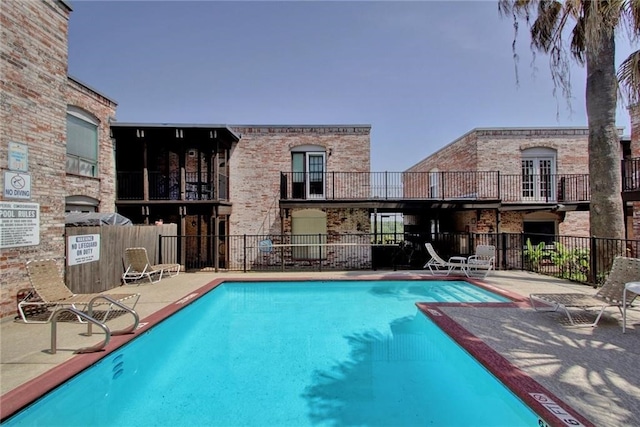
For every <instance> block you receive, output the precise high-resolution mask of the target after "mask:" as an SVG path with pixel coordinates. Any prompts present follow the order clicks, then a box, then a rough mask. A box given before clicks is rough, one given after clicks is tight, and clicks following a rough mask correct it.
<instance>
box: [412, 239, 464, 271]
mask: <svg viewBox="0 0 640 427" xmlns="http://www.w3.org/2000/svg"><path fill="white" fill-rule="evenodd" d="M424 246H425V247H426V248H427V252H429V256H430V257H431V258H430V259H429V261H427V263H426V264H425V265H424V266H423V267H422V268H428V269H429V271H430V272H431V274H432V275H434V276H437V275H441V276H448V275H449V274H451V272H452V271H454V270H459V271H460V272H462V273H464V274H465V275H466V276H467V277H468V276H469V273H468V272H467V267H468V264H467V262H466V258H465V257H451V258H449V260H448V261H445V260H444V259H442V257H441V256H440V255H438V253H437V252H436V250H435V249H434V248H433V246H432V245H431V243H425V244H424Z"/></svg>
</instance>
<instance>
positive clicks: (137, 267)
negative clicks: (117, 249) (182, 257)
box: [122, 248, 180, 284]
mask: <svg viewBox="0 0 640 427" xmlns="http://www.w3.org/2000/svg"><path fill="white" fill-rule="evenodd" d="M124 260H125V261H124V262H125V265H126V266H127V268H126V270H125V272H124V273H123V274H122V281H123V282H124V283H125V284H129V283H132V282H135V283H138V284H140V280H141V279H144V278H147V279H148V280H149V282H151V283H157V282H159V281H160V280H161V279H162V278H163V277H165V276H169V277H171V276H176V275H177V274H178V273H180V264H155V265H154V264H151V262H150V261H149V255H148V254H147V249H146V248H127V249H125V250H124Z"/></svg>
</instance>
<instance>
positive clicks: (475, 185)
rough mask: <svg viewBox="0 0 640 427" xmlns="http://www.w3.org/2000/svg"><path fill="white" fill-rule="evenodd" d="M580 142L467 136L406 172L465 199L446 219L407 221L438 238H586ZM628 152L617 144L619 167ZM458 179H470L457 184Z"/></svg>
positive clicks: (584, 134) (583, 134)
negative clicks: (443, 234) (450, 187)
mask: <svg viewBox="0 0 640 427" xmlns="http://www.w3.org/2000/svg"><path fill="white" fill-rule="evenodd" d="M636 120H637V118H636ZM636 127H637V124H636ZM588 134H589V132H588V128H586V127H585V128H489V129H483V128H480V129H474V130H472V131H470V132H468V133H467V134H465V135H463V136H462V137H460V138H458V139H457V140H455V141H453V142H452V143H450V144H449V145H447V146H445V147H443V148H442V149H440V150H438V151H437V152H435V153H434V154H432V155H430V156H428V157H427V158H425V159H423V160H421V161H420V162H418V163H417V164H416V165H414V166H412V167H411V168H409V169H408V170H407V171H406V173H408V174H412V173H417V172H423V173H427V174H429V175H430V177H431V178H432V182H431V183H430V184H429V185H431V186H432V187H434V188H438V187H439V186H442V185H443V184H442V181H444V180H447V179H448V180H449V181H452V180H453V181H454V182H455V190H456V191H458V192H459V193H460V194H464V195H465V196H464V197H460V196H458V200H457V203H452V204H451V207H452V210H450V211H443V210H437V211H433V212H425V213H424V214H422V215H420V216H418V217H416V218H409V220H410V221H411V222H412V223H414V224H419V227H421V228H422V229H429V227H430V226H431V228H433V227H434V225H435V228H437V229H438V230H439V231H458V232H461V231H470V232H478V233H494V232H496V233H497V232H505V233H525V234H526V233H543V234H560V235H571V236H588V235H589V199H590V194H589V176H588ZM628 150H629V140H628V138H626V137H621V144H620V159H621V160H622V159H623V156H624V155H628V154H629V153H628ZM460 171H467V172H465V173H467V174H472V175H471V177H469V175H466V176H467V178H465V179H461V178H460V176H457V175H456V174H462V172H460ZM487 187H489V188H495V191H491V190H488V189H487ZM461 189H462V190H461ZM489 193H490V194H491V195H490V196H487V194H489ZM454 199H455V197H454Z"/></svg>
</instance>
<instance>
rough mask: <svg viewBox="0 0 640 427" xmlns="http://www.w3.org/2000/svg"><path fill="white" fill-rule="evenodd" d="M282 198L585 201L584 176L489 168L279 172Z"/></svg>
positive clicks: (587, 193) (586, 178) (587, 197)
mask: <svg viewBox="0 0 640 427" xmlns="http://www.w3.org/2000/svg"><path fill="white" fill-rule="evenodd" d="M280 198H281V199H283V200H309V199H324V200H370V199H382V200H412V199H413V200H500V201H502V202H503V203H531V202H533V203H556V202H588V201H589V200H590V190H589V175H587V174H552V175H508V174H501V173H500V172H498V171H489V172H326V173H317V172H313V173H302V172H281V174H280Z"/></svg>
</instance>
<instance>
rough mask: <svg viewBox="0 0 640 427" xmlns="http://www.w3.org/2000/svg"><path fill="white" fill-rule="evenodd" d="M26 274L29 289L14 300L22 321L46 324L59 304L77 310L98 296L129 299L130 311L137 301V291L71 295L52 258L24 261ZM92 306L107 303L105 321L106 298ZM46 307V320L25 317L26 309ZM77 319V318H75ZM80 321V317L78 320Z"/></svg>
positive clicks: (118, 299)
mask: <svg viewBox="0 0 640 427" xmlns="http://www.w3.org/2000/svg"><path fill="white" fill-rule="evenodd" d="M27 273H28V276H29V281H30V282H31V286H32V289H31V290H30V292H28V293H27V294H26V295H25V296H24V297H23V298H22V300H21V301H19V302H18V312H19V314H20V318H21V319H22V321H23V322H25V323H48V322H49V321H50V320H51V317H52V316H53V314H54V313H55V311H56V310H55V309H56V308H59V307H73V308H75V309H78V310H80V311H85V310H86V309H87V308H88V306H89V303H90V302H91V300H93V299H94V298H95V297H98V296H108V297H110V298H112V299H114V300H115V301H118V302H123V301H125V300H129V299H131V300H132V301H131V302H132V303H133V305H131V309H132V310H133V309H134V308H135V306H136V304H137V303H138V299H139V298H140V294H137V293H136V294H111V293H90V294H74V293H73V292H72V291H71V289H69V288H68V287H67V285H66V284H65V283H64V280H63V278H62V277H63V276H62V275H61V274H60V271H59V270H58V266H57V265H56V262H55V260H53V259H43V260H33V261H29V262H27ZM95 304H96V305H103V304H109V309H108V310H107V311H106V312H105V315H104V319H103V320H107V318H108V316H109V312H110V311H111V309H112V308H113V307H112V306H113V304H110V303H109V302H108V301H106V300H102V299H98V300H96V302H95ZM45 310H49V311H50V313H49V315H48V317H47V319H46V320H33V319H29V318H28V316H27V313H25V311H26V312H40V311H45ZM78 320H80V319H78ZM80 321H82V320H80Z"/></svg>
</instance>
